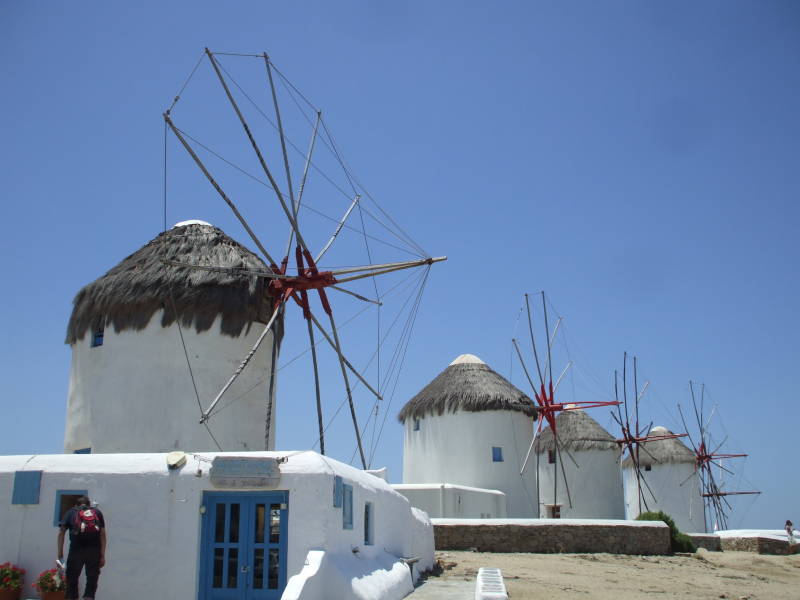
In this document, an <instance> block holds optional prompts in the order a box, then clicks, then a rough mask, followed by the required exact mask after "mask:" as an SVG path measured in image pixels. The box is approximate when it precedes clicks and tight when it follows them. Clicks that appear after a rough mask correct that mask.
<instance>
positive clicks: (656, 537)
mask: <svg viewBox="0 0 800 600" xmlns="http://www.w3.org/2000/svg"><path fill="white" fill-rule="evenodd" d="M432 521H433V524H434V539H435V544H436V549H437V550H470V549H475V550H477V551H479V552H539V553H594V552H609V553H612V554H669V553H670V540H669V528H668V527H667V525H666V524H665V523H663V522H661V521H652V522H647V523H646V524H644V523H643V522H636V523H637V524H635V525H634V524H632V523H633V522H630V521H619V522H618V523H613V524H612V523H609V522H608V521H599V522H598V521H591V520H585V521H581V520H577V519H574V520H570V521H568V522H563V523H559V522H558V521H554V520H550V519H519V520H518V521H517V522H514V521H513V520H501V519H486V520H484V521H479V520H475V519H464V520H462V522H460V523H459V522H458V520H457V519H433V520H432Z"/></svg>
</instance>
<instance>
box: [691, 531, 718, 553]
mask: <svg viewBox="0 0 800 600" xmlns="http://www.w3.org/2000/svg"><path fill="white" fill-rule="evenodd" d="M686 535H688V536H689V537H690V538H692V541H693V542H694V545H695V546H697V547H698V548H704V549H706V550H709V551H710V552H720V551H722V546H721V545H720V540H719V536H718V535H716V534H714V533H687V534H686Z"/></svg>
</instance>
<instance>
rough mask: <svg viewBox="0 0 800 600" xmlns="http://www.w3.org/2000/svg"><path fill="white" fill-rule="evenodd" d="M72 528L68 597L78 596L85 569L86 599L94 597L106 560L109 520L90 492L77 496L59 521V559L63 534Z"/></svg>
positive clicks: (89, 599)
mask: <svg viewBox="0 0 800 600" xmlns="http://www.w3.org/2000/svg"><path fill="white" fill-rule="evenodd" d="M67 530H69V554H68V555H67V592H66V594H65V595H64V598H65V600H77V598H78V579H79V578H80V576H81V571H82V570H83V569H84V568H85V569H86V589H85V590H84V592H83V597H84V599H85V600H94V595H95V592H96V591H97V579H98V577H100V569H101V568H102V567H103V566H104V565H105V564H106V522H105V519H104V518H103V513H101V512H100V511H99V510H98V509H97V508H94V507H92V505H91V502H90V501H89V498H88V497H87V496H81V497H80V498H78V500H77V502H76V504H75V506H73V507H72V508H70V509H69V510H68V511H67V512H66V513H65V514H64V518H63V519H62V520H61V522H60V523H59V530H58V559H59V560H62V559H63V557H64V534H65V533H66V531H67Z"/></svg>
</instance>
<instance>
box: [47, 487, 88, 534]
mask: <svg viewBox="0 0 800 600" xmlns="http://www.w3.org/2000/svg"><path fill="white" fill-rule="evenodd" d="M88 495H89V492H88V491H87V490H56V506H55V509H54V510H53V526H54V527H58V524H59V523H60V522H61V515H60V514H59V513H60V512H61V510H60V509H61V496H88Z"/></svg>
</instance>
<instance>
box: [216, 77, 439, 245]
mask: <svg viewBox="0 0 800 600" xmlns="http://www.w3.org/2000/svg"><path fill="white" fill-rule="evenodd" d="M218 64H219V66H220V68H221V69H222V70H223V71H224V72H225V74H226V75H227V76H228V78H229V79H230V80H231V81H232V82H233V84H234V85H235V86H236V88H237V89H238V90H239V91H240V92H241V93H242V95H243V96H244V97H245V98H246V99H247V100H248V102H250V104H252V105H253V107H254V108H255V109H256V111H257V112H258V113H259V114H260V115H261V116H262V117H263V118H264V119H265V120H266V121H267V122H268V123H269V124H270V125H271V126H272V127H273V129H275V130H276V131H277V129H278V126H277V125H276V124H275V122H274V121H273V120H272V119H271V118H270V117H269V116H268V115H267V114H266V113H265V112H264V111H263V110H261V107H259V106H258V104H257V103H256V102H255V101H254V100H253V99H252V98H251V97H250V96H249V95H248V94H247V92H245V91H244V89H243V88H242V86H240V85H239V83H238V82H237V81H236V79H235V78H234V77H233V76H232V75H231V74H230V73H229V72H228V71H227V70H226V69H225V67H224V66H223V65H222V63H221V62H218ZM270 64H271V65H272V66H273V68H275V65H274V63H273V62H272V61H270ZM275 71H276V72H277V73H278V74H279V75H280V72H279V71H278V69H277V68H275ZM292 88H293V89H295V90H296V88H294V86H292ZM298 93H299V92H298ZM301 96H302V94H301ZM290 97H292V96H291V93H290ZM293 99H294V98H293ZM315 112H318V111H315ZM301 113H302V114H303V116H304V117H305V118H306V120H307V121H308V122H309V124H311V120H310V119H309V118H308V116H307V115H305V113H303V112H302V110H301ZM320 122H321V123H322V127H323V129H324V131H325V133H326V135H327V136H328V138H329V139H330V140H331V144H333V143H334V141H333V137H332V136H331V134H330V131H329V130H328V126H327V124H326V123H325V120H324V119H321V120H320ZM320 139H321V140H322V142H323V144H324V145H325V146H326V147H327V148H328V150H329V151H330V152H331V153H332V154H333V155H334V157H336V158H337V160H338V161H339V163H340V165H341V166H342V168H343V170H344V172H345V175H346V176H347V178H348V181H349V182H350V185H351V186H352V187H353V191H354V192H355V193H357V190H356V188H355V187H354V186H353V181H354V182H355V183H356V184H357V185H358V186H359V187H360V188H361V189H362V191H363V192H364V194H365V195H366V196H367V197H368V198H369V199H370V201H371V202H372V203H373V204H375V206H376V207H377V208H378V210H380V211H381V213H382V214H383V215H384V217H386V218H387V219H388V220H389V221H390V222H391V223H392V224H393V225H394V227H395V228H396V229H397V231H398V232H400V234H402V235H403V236H405V239H403V238H402V237H401V236H400V235H398V233H396V232H395V231H393V230H392V228H390V227H389V226H388V225H386V224H385V223H383V222H382V221H381V220H380V219H378V218H377V217H376V216H375V215H372V214H371V213H370V212H369V211H368V210H366V209H364V211H365V212H366V213H367V214H368V215H369V216H371V217H372V218H373V219H374V220H375V221H376V222H377V223H378V224H379V225H381V226H382V227H384V228H385V229H386V230H387V231H388V232H389V233H391V234H392V235H394V236H395V237H397V238H398V239H399V240H400V241H402V242H403V243H405V244H408V245H409V246H410V247H411V248H413V249H415V250H416V252H418V253H419V256H430V255H429V254H428V253H427V252H426V251H425V250H424V249H423V248H422V247H421V246H420V245H419V244H417V243H416V242H415V241H414V240H413V239H412V238H411V236H409V235H408V234H407V233H406V232H405V231H404V230H403V229H402V228H401V227H400V226H399V225H398V224H397V223H396V222H395V221H394V219H392V217H391V216H390V215H389V214H388V213H386V211H384V210H383V208H381V206H380V205H379V204H378V203H377V201H376V200H375V199H374V198H373V197H372V195H371V194H370V193H369V192H368V191H367V190H366V189H364V186H363V185H361V184H360V183H358V180H357V179H356V178H355V175H353V173H352V169H349V168H347V167H346V165H345V163H344V161H343V160H342V159H341V157H340V155H339V153H338V152H337V151H336V149H335V148H334V147H332V146H331V145H328V143H327V142H326V141H325V138H324V137H322V138H320ZM286 140H287V141H288V142H289V145H290V146H291V147H292V149H293V150H294V151H295V152H297V153H298V154H299V155H300V156H303V157H304V158H305V152H303V151H302V150H301V149H300V148H299V147H298V146H297V145H296V144H295V143H294V142H293V141H292V140H291V138H289V137H288V136H286ZM309 164H310V165H311V166H312V167H313V168H314V170H315V171H317V172H318V173H319V174H320V175H322V177H323V178H324V179H325V180H326V181H328V183H330V184H331V185H332V186H333V187H334V188H335V189H336V190H338V191H339V193H340V194H342V195H343V196H344V197H345V198H347V199H348V200H350V199H351V198H350V195H349V194H348V193H347V192H346V191H345V190H343V189H342V188H341V187H340V186H339V185H338V184H337V183H336V182H334V181H333V179H331V178H330V177H329V176H328V174H327V173H325V172H324V171H323V170H322V169H320V168H319V167H318V166H317V164H316V163H315V162H314V161H313V160H312V161H309ZM351 177H352V181H351Z"/></svg>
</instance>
